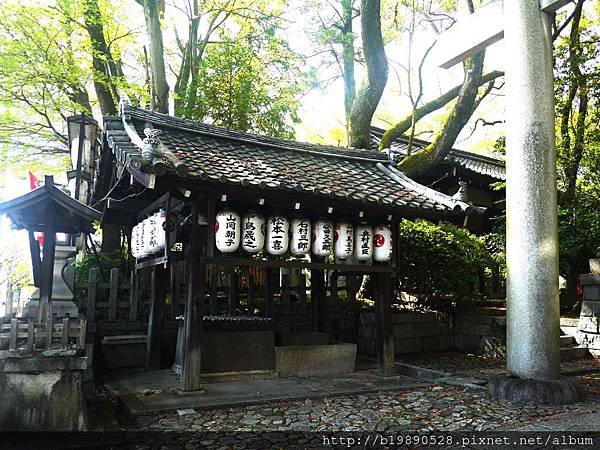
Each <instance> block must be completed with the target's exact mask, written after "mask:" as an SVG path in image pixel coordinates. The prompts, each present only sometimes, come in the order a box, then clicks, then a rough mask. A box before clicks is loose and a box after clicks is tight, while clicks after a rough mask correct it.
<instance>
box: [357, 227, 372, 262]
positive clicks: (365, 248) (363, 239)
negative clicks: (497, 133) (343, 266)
mask: <svg viewBox="0 0 600 450" xmlns="http://www.w3.org/2000/svg"><path fill="white" fill-rule="evenodd" d="M372 256H373V229H372V228H371V227H370V226H368V225H358V226H357V227H356V233H355V237H354V257H355V258H356V259H357V260H358V261H360V262H365V261H368V260H370V259H371V257H372Z"/></svg>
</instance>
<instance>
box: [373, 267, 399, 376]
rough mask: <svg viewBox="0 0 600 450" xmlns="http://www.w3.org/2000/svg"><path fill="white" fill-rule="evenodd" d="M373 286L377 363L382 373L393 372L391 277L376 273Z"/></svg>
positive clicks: (386, 274) (387, 274)
mask: <svg viewBox="0 0 600 450" xmlns="http://www.w3.org/2000/svg"><path fill="white" fill-rule="evenodd" d="M376 276H377V278H376V281H377V283H376V286H375V290H376V291H375V326H376V338H377V365H378V367H379V370H380V371H381V372H382V373H383V374H384V375H393V374H394V371H395V369H394V363H395V357H394V333H393V328H392V279H391V274H389V273H378V274H377V275H376Z"/></svg>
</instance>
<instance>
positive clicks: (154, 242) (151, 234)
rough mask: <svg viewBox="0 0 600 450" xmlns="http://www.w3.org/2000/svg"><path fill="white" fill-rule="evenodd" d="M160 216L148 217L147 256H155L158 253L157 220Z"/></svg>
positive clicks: (155, 214)
mask: <svg viewBox="0 0 600 450" xmlns="http://www.w3.org/2000/svg"><path fill="white" fill-rule="evenodd" d="M157 216H158V214H157V213H154V214H152V215H150V216H149V217H148V219H147V220H148V222H147V223H146V225H147V227H148V228H147V232H146V236H147V237H146V244H145V252H146V254H147V255H153V254H154V253H156V252H157V251H158V228H157V219H158V217H157Z"/></svg>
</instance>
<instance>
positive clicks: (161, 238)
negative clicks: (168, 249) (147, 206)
mask: <svg viewBox="0 0 600 450" xmlns="http://www.w3.org/2000/svg"><path fill="white" fill-rule="evenodd" d="M166 222H167V213H166V211H165V210H164V209H163V208H161V209H160V210H159V211H158V213H157V214H156V246H157V250H158V251H162V250H164V249H165V245H166V243H167V231H166V229H167V223H166Z"/></svg>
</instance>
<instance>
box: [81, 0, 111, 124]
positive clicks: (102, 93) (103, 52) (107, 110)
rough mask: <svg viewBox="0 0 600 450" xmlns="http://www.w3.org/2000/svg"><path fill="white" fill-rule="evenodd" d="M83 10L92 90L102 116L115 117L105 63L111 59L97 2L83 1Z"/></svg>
mask: <svg viewBox="0 0 600 450" xmlns="http://www.w3.org/2000/svg"><path fill="white" fill-rule="evenodd" d="M83 8H84V11H83V12H84V14H83V18H84V23H85V29H86V31H87V32H88V34H89V36H90V42H91V46H92V67H93V76H94V89H95V91H96V96H97V97H98V103H99V104H100V111H101V112H102V115H116V114H117V102H116V99H115V98H114V97H113V92H112V91H111V73H110V69H109V66H108V64H107V63H106V62H107V60H110V59H111V58H110V52H109V50H108V46H107V45H106V39H105V38H104V27H103V25H102V15H101V13H100V8H99V7H98V1H97V0H85V1H84V2H83Z"/></svg>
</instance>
